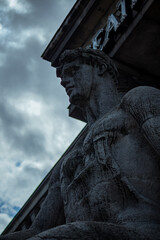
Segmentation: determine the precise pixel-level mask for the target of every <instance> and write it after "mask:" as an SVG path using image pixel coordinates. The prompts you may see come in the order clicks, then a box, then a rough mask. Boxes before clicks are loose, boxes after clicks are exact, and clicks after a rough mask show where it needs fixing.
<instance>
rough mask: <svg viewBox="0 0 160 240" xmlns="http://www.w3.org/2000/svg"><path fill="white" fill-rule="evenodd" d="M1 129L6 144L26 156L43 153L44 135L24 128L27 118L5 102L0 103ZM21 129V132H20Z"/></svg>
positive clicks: (44, 151)
mask: <svg viewBox="0 0 160 240" xmlns="http://www.w3.org/2000/svg"><path fill="white" fill-rule="evenodd" d="M0 119H1V131H2V132H3V135H4V137H5V138H6V140H7V142H8V144H11V145H12V146H13V147H14V148H15V149H17V150H18V151H23V152H24V153H25V154H26V155H27V156H32V155H35V156H36V155H41V154H45V153H46V150H45V137H44V135H43V134H42V133H41V132H38V131H36V130H27V131H26V130H25V127H26V124H27V120H25V119H24V118H23V117H22V115H20V114H18V111H16V110H15V109H14V108H13V107H11V106H10V105H9V104H7V103H5V104H4V103H0ZM21 130H23V133H21Z"/></svg>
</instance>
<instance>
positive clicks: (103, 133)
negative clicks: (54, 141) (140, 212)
mask: <svg viewBox="0 0 160 240" xmlns="http://www.w3.org/2000/svg"><path fill="white" fill-rule="evenodd" d="M118 117H119V119H118ZM117 121H118V122H117ZM124 134H126V133H125V123H124V119H123V118H122V117H121V116H120V115H119V116H117V115H115V114H113V116H112V117H111V116H109V117H108V118H107V117H106V118H103V119H101V120H100V121H98V122H97V123H96V124H95V125H94V126H92V128H91V129H90V131H89V133H88V135H87V136H86V138H85V140H84V143H83V147H82V149H79V150H77V155H76V154H71V155H70V157H68V159H66V160H65V162H64V164H63V166H62V170H61V186H62V187H61V189H62V195H63V199H64V204H65V209H66V214H69V211H70V209H72V212H73V211H74V210H73V209H75V213H74V216H75V215H76V216H77V218H76V219H73V220H77V219H78V220H85V216H86V219H89V217H91V219H93V218H94V219H95V220H97V221H98V220H101V217H100V214H101V213H100V211H101V210H102V209H105V210H104V211H103V216H104V218H105V219H107V218H108V216H109V215H110V213H109V212H110V211H111V212H112V213H113V212H114V211H113V210H111V209H112V207H113V206H114V207H113V208H114V209H115V210H116V209H117V211H118V209H119V208H120V207H121V205H122V201H123V199H122V198H123V196H122V197H120V196H121V195H123V193H122V191H123V189H122V188H123V186H121V185H122V184H121V180H120V169H119V166H118V164H117V163H116V161H115V160H114V157H113V155H112V145H114V144H115V142H116V141H117V140H118V139H119V138H121V137H123V135H124ZM78 152H79V153H78ZM117 196H119V202H117ZM110 204H111V205H112V206H111V205H110ZM109 205H110V206H109ZM79 209H80V211H79ZM100 209H101V210H100ZM82 211H83V214H82ZM86 214H87V215H86ZM69 216H70V214H69ZM81 216H83V217H84V219H82V218H81ZM70 218H71V216H70V217H69V219H70ZM70 220H72V218H71V219H70Z"/></svg>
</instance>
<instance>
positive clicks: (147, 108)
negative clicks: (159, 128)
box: [120, 86, 160, 125]
mask: <svg viewBox="0 0 160 240" xmlns="http://www.w3.org/2000/svg"><path fill="white" fill-rule="evenodd" d="M120 107H121V108H122V109H123V110H124V111H125V112H128V113H130V114H131V115H132V117H134V119H135V120H136V121H137V122H138V123H139V124H140V125H142V124H143V122H144V121H146V120H147V119H149V118H152V117H157V116H160V90H159V89H157V88H154V87H148V86H141V87H136V88H134V89H132V90H130V91H129V92H128V93H126V94H125V95H124V97H123V98H122V100H121V104H120Z"/></svg>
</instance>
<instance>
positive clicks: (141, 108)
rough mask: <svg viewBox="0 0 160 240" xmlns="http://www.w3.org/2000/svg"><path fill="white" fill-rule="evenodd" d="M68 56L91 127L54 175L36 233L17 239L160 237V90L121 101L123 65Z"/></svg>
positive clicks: (93, 55)
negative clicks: (119, 74) (119, 88)
mask: <svg viewBox="0 0 160 240" xmlns="http://www.w3.org/2000/svg"><path fill="white" fill-rule="evenodd" d="M60 61H61V66H60V67H59V68H58V69H57V75H58V76H60V77H61V78H62V81H61V84H62V86H63V87H65V89H66V92H67V94H68V96H69V100H70V102H71V103H73V104H75V105H77V106H79V107H81V108H82V109H83V112H84V114H85V115H86V119H87V122H88V126H89V130H88V133H87V135H86V137H85V139H84V142H83V144H82V145H79V146H77V147H76V148H75V149H74V151H72V152H70V153H69V154H68V155H67V156H66V158H65V160H64V161H63V163H62V165H61V166H60V167H59V169H58V170H57V172H56V173H55V174H54V175H53V176H52V178H51V181H50V187H49V192H48V196H47V198H46V201H45V202H44V204H43V206H42V209H41V210H40V212H39V214H38V216H37V218H36V219H35V221H34V223H33V225H32V227H31V229H30V230H29V231H34V232H33V233H31V235H30V236H33V237H31V238H28V237H26V233H25V232H21V233H15V237H13V236H14V235H12V239H30V240H39V239H59V240H60V239H61V240H62V239H108V240H110V239H113V240H121V239H122V240H127V239H130V240H132V239H136V240H141V239H145V240H146V239H150V240H151V239H153V236H154V239H160V204H159V203H160V191H159V190H160V91H159V90H158V89H156V88H152V87H147V86H144V87H137V88H135V89H132V90H131V91H129V92H128V93H127V94H126V95H125V96H124V97H123V98H122V99H121V100H120V99H119V96H118V93H117V91H116V84H117V71H116V68H115V66H114V64H113V63H112V61H111V60H110V59H109V58H108V57H107V56H106V55H105V54H104V53H103V52H100V51H98V50H91V49H88V50H84V49H76V50H68V51H66V52H65V53H64V54H63V55H62V56H61V59H60ZM58 225H60V226H58ZM35 231H36V233H39V234H38V235H36V234H35ZM17 234H20V235H19V236H21V238H19V237H17ZM34 235H36V236H34ZM0 239H5V240H7V239H11V238H10V237H9V236H4V237H2V238H0Z"/></svg>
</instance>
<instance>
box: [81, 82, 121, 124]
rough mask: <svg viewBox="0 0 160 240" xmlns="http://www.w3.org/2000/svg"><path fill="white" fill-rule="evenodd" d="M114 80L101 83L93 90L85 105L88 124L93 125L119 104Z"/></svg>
mask: <svg viewBox="0 0 160 240" xmlns="http://www.w3.org/2000/svg"><path fill="white" fill-rule="evenodd" d="M112 81H113V80H112ZM112 81H107V83H106V82H104V84H99V85H98V86H96V87H95V88H94V89H93V90H92V92H91V94H90V97H89V100H88V102H86V106H85V113H86V118H87V123H88V125H92V124H93V123H94V122H95V121H96V120H97V119H99V118H100V117H102V116H103V115H104V114H106V113H108V112H110V111H111V109H113V108H114V107H115V106H116V105H117V104H118V93H117V90H116V89H115V86H114V83H113V82H112Z"/></svg>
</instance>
